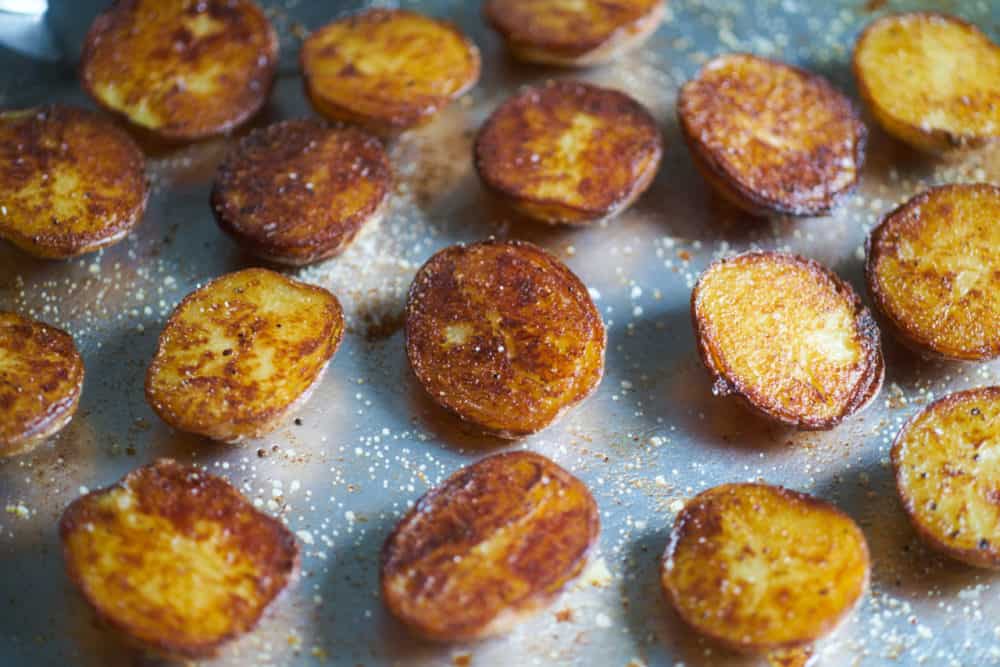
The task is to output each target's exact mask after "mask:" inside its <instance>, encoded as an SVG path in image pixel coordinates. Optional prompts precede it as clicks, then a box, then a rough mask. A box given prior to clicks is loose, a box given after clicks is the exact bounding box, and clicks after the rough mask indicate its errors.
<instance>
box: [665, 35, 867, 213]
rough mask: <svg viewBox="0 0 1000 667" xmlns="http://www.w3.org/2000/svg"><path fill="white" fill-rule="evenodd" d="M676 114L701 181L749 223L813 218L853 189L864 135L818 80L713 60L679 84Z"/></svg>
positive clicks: (746, 58)
mask: <svg viewBox="0 0 1000 667" xmlns="http://www.w3.org/2000/svg"><path fill="white" fill-rule="evenodd" d="M677 114H678V116H679V118H680V126H681V132H682V134H683V136H684V139H685V141H686V142H687V144H688V148H690V150H691V154H692V156H693V158H694V161H695V164H696V166H697V167H698V169H699V170H700V171H701V172H702V175H703V176H704V177H705V179H706V180H707V181H708V182H709V183H710V184H711V185H712V186H713V187H714V188H715V189H716V191H718V192H719V194H721V195H722V196H723V197H724V198H725V199H727V200H728V201H730V202H731V203H733V204H735V205H736V206H739V207H740V208H742V209H744V210H746V211H748V212H750V213H752V214H754V215H768V214H771V213H780V214H784V215H802V216H805V215H821V214H824V213H827V212H829V211H830V210H831V209H833V207H834V206H836V205H837V203H838V202H839V200H840V199H841V198H843V196H844V195H846V194H847V193H849V192H850V191H851V190H853V189H854V187H855V185H856V184H857V182H858V176H859V173H860V171H861V165H862V163H863V162H864V155H865V141H866V139H867V130H866V129H865V126H864V125H863V124H862V122H861V120H860V117H859V115H858V113H857V110H856V109H855V108H854V106H853V105H852V104H851V102H850V100H848V99H847V97H845V96H844V95H843V94H842V93H840V92H839V91H838V90H837V89H835V88H834V87H833V86H832V85H831V84H830V83H829V82H828V81H827V80H826V79H824V78H823V77H821V76H819V75H818V74H813V73H811V72H807V71H806V70H803V69H799V68H798V67H792V66H790V65H786V64H784V63H781V62H778V61H776V60H769V59H767V58H761V57H758V56H753V55H749V54H745V53H733V54H728V55H722V56H719V57H717V58H715V59H714V60H711V61H709V62H708V63H707V64H706V65H705V66H704V67H703V68H702V70H701V72H699V74H698V76H697V77H695V78H694V79H692V80H691V81H688V82H687V83H686V84H684V86H683V87H682V88H681V93H680V97H679V99H678V101H677Z"/></svg>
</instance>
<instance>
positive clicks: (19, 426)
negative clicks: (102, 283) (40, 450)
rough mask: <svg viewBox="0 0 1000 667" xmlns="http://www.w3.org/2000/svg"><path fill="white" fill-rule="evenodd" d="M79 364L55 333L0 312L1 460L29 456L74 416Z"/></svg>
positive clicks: (66, 340) (65, 339) (64, 337)
mask: <svg viewBox="0 0 1000 667" xmlns="http://www.w3.org/2000/svg"><path fill="white" fill-rule="evenodd" d="M82 389H83V359H81V358H80V353H79V352H77V349H76V345H75V344H74V343H73V338H72V337H71V336H70V335H69V334H68V333H66V332H65V331H63V330H62V329H57V328H55V327H52V326H49V325H48V324H43V323H42V322H37V321H35V320H31V319H28V318H27V317H22V316H20V315H17V314H15V313H7V312H2V311H0V456H14V455H15V454H22V453H24V452H27V451H29V450H31V449H33V448H34V447H36V446H37V445H39V444H41V443H42V442H43V441H44V440H45V439H46V438H49V437H51V436H53V435H55V434H56V433H58V432H59V431H60V430H61V429H62V428H63V427H64V426H66V424H68V423H69V420H70V419H71V418H72V417H73V414H74V413H75V412H76V406H77V404H78V403H79V402H80V392H81V390H82Z"/></svg>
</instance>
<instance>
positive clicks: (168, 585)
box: [59, 459, 299, 658]
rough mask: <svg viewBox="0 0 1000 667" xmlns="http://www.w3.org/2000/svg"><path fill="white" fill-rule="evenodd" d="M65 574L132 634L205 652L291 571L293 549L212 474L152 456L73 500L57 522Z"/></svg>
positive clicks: (257, 608)
mask: <svg viewBox="0 0 1000 667" xmlns="http://www.w3.org/2000/svg"><path fill="white" fill-rule="evenodd" d="M59 535H60V537H61V539H62V545H63V557H64V558H65V561H66V570H67V572H68V574H69V578H70V579H71V580H72V581H73V583H74V584H75V585H76V586H77V587H78V588H79V590H80V592H81V593H82V594H83V597H84V599H86V601H87V603H88V604H89V605H90V606H91V607H92V608H93V609H94V611H95V612H96V613H97V615H98V617H99V618H100V619H101V620H102V621H104V622H105V623H106V624H107V625H108V626H110V627H111V628H113V629H114V630H116V631H118V632H120V633H121V634H122V635H123V636H124V638H125V639H126V640H128V641H130V642H131V643H133V644H135V645H137V646H139V647H141V648H144V649H147V650H150V651H153V652H155V653H157V654H160V655H165V656H168V657H171V658H205V657H211V656H212V655H213V654H215V653H216V651H217V650H218V648H219V647H220V646H221V645H222V644H223V643H225V642H227V641H229V640H231V639H234V638H236V637H238V636H240V635H242V634H244V633H246V632H248V631H250V630H252V629H253V628H254V627H255V626H256V625H257V622H258V621H259V620H260V618H261V615H262V614H263V613H264V611H265V609H266V608H267V606H268V605H269V604H270V603H271V602H272V601H273V600H274V599H275V597H276V596H277V595H278V594H279V593H281V591H282V590H284V589H285V587H286V586H288V584H289V583H290V582H291V581H292V579H293V578H294V576H295V574H296V571H297V567H298V560H299V548H298V545H297V544H296V542H295V537H294V536H293V535H292V533H291V531H289V530H288V529H287V528H286V527H285V526H284V525H283V524H282V523H281V522H279V521H277V520H276V519H273V518H271V517H269V516H267V515H266V514H263V513H261V512H258V511H257V510H255V509H254V508H253V505H252V504H251V503H250V502H249V501H248V500H247V499H246V498H244V497H243V496H242V495H240V493H239V492H238V491H237V490H236V489H235V488H233V486H232V485H231V484H230V483H229V482H228V481H226V480H224V479H222V478H221V477H216V476H214V475H210V474H208V473H206V472H204V471H202V470H200V469H198V468H195V467H191V466H184V465H181V464H179V463H177V462H175V461H172V460H169V459H160V460H159V461H156V462H155V463H153V464H151V465H147V466H144V467H142V468H139V469H137V470H134V471H133V472H131V473H129V474H128V475H126V476H125V478H124V479H122V480H121V481H120V482H119V483H117V484H115V485H114V486H111V487H108V488H106V489H101V490H98V491H93V492H91V493H88V494H87V495H85V496H82V497H80V498H78V499H77V500H75V501H74V502H73V503H72V504H71V505H70V506H69V507H68V508H66V511H65V512H64V513H63V515H62V520H61V521H60V523H59Z"/></svg>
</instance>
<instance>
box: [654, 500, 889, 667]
mask: <svg viewBox="0 0 1000 667" xmlns="http://www.w3.org/2000/svg"><path fill="white" fill-rule="evenodd" d="M868 570H869V559H868V547H867V545H866V543H865V537H864V534H863V533H862V532H861V529H860V528H858V526H857V524H855V523H854V521H853V520H851V518H850V517H848V516H847V515H845V514H844V513H842V512H841V511H840V510H838V509H837V508H836V507H834V506H833V505H831V504H829V503H827V502H825V501H822V500H819V499H818V498H813V497H812V496H808V495H806V494H804V493H798V492H796V491H790V490H788V489H784V488H781V487H777V486H768V485H766V484H723V485H722V486H717V487H714V488H712V489H709V490H708V491H705V492H703V493H701V494H699V495H697V496H695V497H694V498H693V499H691V500H690V501H689V502H688V503H687V505H686V506H685V507H684V509H683V510H682V511H681V512H680V514H678V515H677V519H676V520H675V522H674V528H673V531H671V533H670V542H669V544H668V545H667V548H666V551H665V553H664V554H663V567H662V570H661V583H662V585H663V589H664V591H665V592H666V594H667V597H668V599H669V600H670V602H671V603H673V606H674V608H675V609H676V610H677V612H678V614H680V616H681V618H682V619H684V621H685V622H687V623H688V624H689V625H691V627H693V628H694V629H696V630H697V631H699V632H701V633H702V634H704V635H707V636H708V637H711V638H712V639H714V640H716V641H719V642H721V643H722V644H724V645H726V646H727V647H729V648H731V649H734V650H737V651H742V652H748V653H749V652H752V653H757V652H767V651H781V650H786V649H792V648H796V647H802V646H806V645H809V644H811V643H812V642H814V641H815V640H817V639H819V638H820V637H823V636H824V635H826V634H828V633H830V632H831V631H832V630H834V629H835V628H836V627H837V625H838V624H839V623H840V621H841V620H842V619H843V618H844V617H845V616H847V614H848V613H850V611H851V610H852V609H853V608H854V606H855V605H856V604H857V602H858V601H859V600H860V599H861V596H862V595H863V593H864V590H865V587H866V586H867V583H868Z"/></svg>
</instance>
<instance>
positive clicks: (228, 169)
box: [212, 120, 392, 265]
mask: <svg viewBox="0 0 1000 667" xmlns="http://www.w3.org/2000/svg"><path fill="white" fill-rule="evenodd" d="M391 186H392V169H391V167H390V166H389V159H388V157H387V156H386V154H385V150H384V149H383V148H382V144H381V143H379V140H378V139H376V138H375V137H373V136H371V135H369V134H366V133H365V132H362V131H361V130H357V129H354V128H349V127H327V126H326V125H325V124H324V123H322V122H320V121H315V120H290V121H285V122H282V123H277V124H275V125H271V126H270V127H267V128H264V129H258V130H254V131H253V132H251V133H250V134H249V135H248V136H246V137H245V138H244V139H242V140H241V141H240V142H239V144H237V146H236V147H235V148H233V149H232V150H231V151H230V153H229V154H228V155H227V156H226V159H225V161H224V162H223V163H222V165H221V166H220V167H219V171H218V174H217V175H216V177H215V187H214V188H213V190H212V208H213V210H214V211H215V219H216V221H218V223H219V226H220V227H222V229H223V230H225V231H226V232H227V233H228V234H230V235H231V236H232V237H233V238H235V239H236V240H237V241H238V242H239V243H240V244H241V245H243V246H244V247H245V248H247V250H249V251H250V252H252V253H254V254H256V255H258V256H260V257H263V258H265V259H267V260H270V261H273V262H279V263H282V264H293V265H302V264H311V263H313V262H318V261H320V260H322V259H326V258H328V257H332V256H333V255H336V254H338V253H340V252H341V251H342V250H343V249H344V248H346V247H347V245H348V244H349V243H350V242H351V241H353V240H354V237H355V236H357V234H358V232H359V231H360V230H361V227H362V226H363V225H365V224H367V223H374V222H376V221H377V220H378V219H379V217H381V215H382V213H383V212H384V210H385V205H386V202H387V201H388V199H389V192H390V189H391Z"/></svg>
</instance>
